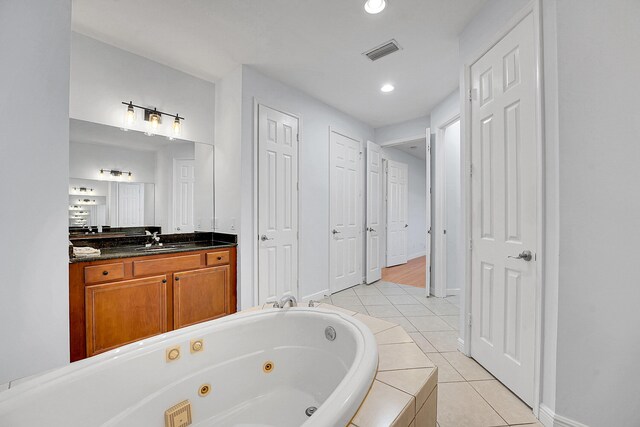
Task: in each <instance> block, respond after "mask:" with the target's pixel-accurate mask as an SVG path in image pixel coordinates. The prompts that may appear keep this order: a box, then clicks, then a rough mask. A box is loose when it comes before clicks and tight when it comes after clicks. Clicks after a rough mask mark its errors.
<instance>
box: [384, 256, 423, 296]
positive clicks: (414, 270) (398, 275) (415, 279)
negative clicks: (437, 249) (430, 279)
mask: <svg viewBox="0 0 640 427" xmlns="http://www.w3.org/2000/svg"><path fill="white" fill-rule="evenodd" d="M426 274H427V257H426V256H421V257H417V258H414V259H410V260H409V262H407V263H406V264H402V265H396V266H394V267H385V268H383V269H382V280H383V281H385V282H391V283H402V284H403V285H409V286H414V287H416V288H422V289H424V287H425V280H426Z"/></svg>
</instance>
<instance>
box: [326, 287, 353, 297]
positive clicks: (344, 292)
mask: <svg viewBox="0 0 640 427" xmlns="http://www.w3.org/2000/svg"><path fill="white" fill-rule="evenodd" d="M355 295H356V293H355V292H354V291H353V288H348V289H344V290H342V291H340V292H336V293H335V294H333V295H332V296H333V297H335V296H337V297H346V296H351V297H352V296H355Z"/></svg>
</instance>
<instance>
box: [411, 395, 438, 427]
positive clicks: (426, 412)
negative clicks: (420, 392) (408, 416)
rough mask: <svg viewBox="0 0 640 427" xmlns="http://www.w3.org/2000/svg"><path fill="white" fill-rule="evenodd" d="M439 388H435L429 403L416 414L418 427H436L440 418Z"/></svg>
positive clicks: (428, 400)
mask: <svg viewBox="0 0 640 427" xmlns="http://www.w3.org/2000/svg"><path fill="white" fill-rule="evenodd" d="M437 404H438V388H437V387H436V388H434V389H433V391H432V392H431V394H430V395H429V398H428V399H427V401H426V402H425V403H424V405H422V407H421V408H420V409H418V412H417V414H416V421H415V423H416V427H435V426H436V423H437V421H436V420H437V417H438V405H437Z"/></svg>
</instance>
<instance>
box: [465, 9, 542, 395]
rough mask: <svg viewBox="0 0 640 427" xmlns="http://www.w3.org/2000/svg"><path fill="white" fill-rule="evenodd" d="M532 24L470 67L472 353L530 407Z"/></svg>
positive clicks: (533, 229)
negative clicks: (471, 98)
mask: <svg viewBox="0 0 640 427" xmlns="http://www.w3.org/2000/svg"><path fill="white" fill-rule="evenodd" d="M533 25H534V24H533V17H532V15H529V16H528V17H527V18H525V19H524V20H523V21H521V22H520V23H519V24H518V25H517V26H516V27H515V28H514V29H513V30H512V31H511V32H510V33H509V34H508V35H506V36H505V37H504V38H503V39H502V40H501V41H500V42H499V43H498V44H497V45H495V46H494V47H493V48H492V49H491V50H490V51H489V52H488V53H486V54H485V55H484V56H483V57H482V58H481V59H479V60H478V61H477V62H476V63H475V64H473V66H472V67H471V78H472V87H473V89H474V93H475V94H476V96H474V98H475V99H473V101H472V106H471V158H472V177H471V186H472V204H471V205H472V230H471V236H472V252H471V253H472V255H471V263H472V278H471V280H472V284H471V293H472V298H471V303H472V320H473V323H472V327H471V328H472V329H471V355H472V356H473V357H474V358H475V359H476V360H477V361H478V362H479V363H480V364H482V365H483V366H484V367H485V368H487V369H488V370H489V371H490V372H491V373H492V374H493V375H494V376H495V377H496V378H497V379H499V380H500V381H501V382H502V383H503V384H505V385H506V386H507V387H509V388H510V389H511V390H512V391H513V392H515V393H516V394H517V395H518V396H519V397H520V398H521V399H522V400H523V401H525V402H526V403H528V404H529V405H532V403H533V392H534V352H535V299H536V279H537V278H536V251H537V249H538V248H537V199H536V197H537V196H536V191H537V184H536V183H537V180H536V176H537V149H536V126H535V123H536V64H535V50H534V49H535V47H534V46H535V43H534V27H533ZM519 254H522V255H521V256H519ZM529 254H531V255H530V256H531V258H529Z"/></svg>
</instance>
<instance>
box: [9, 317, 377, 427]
mask: <svg viewBox="0 0 640 427" xmlns="http://www.w3.org/2000/svg"><path fill="white" fill-rule="evenodd" d="M198 342H201V344H202V345H199V344H198ZM177 347H179V355H178V354H177V352H176V351H175V349H176V348H177ZM194 349H195V350H197V349H200V350H199V351H194ZM172 350H174V351H172ZM176 356H177V358H176ZM172 358H173V359H174V360H171V359H172ZM377 365H378V352H377V346H376V342H375V339H374V337H373V334H372V333H371V331H370V330H369V329H368V328H367V327H366V326H365V325H364V324H363V323H361V322H360V321H358V320H357V319H354V318H353V317H350V316H346V315H342V314H340V313H336V312H334V311H327V310H324V309H321V308H286V309H266V310H257V311H250V312H243V313H238V314H235V315H232V316H228V317H225V318H222V319H218V320H214V321H211V322H207V323H202V324H199V325H194V326H191V327H188V328H185V329H181V330H179V331H174V332H171V333H167V334H164V335H160V336H157V337H154V338H151V339H147V340H144V341H141V342H138V343H134V344H130V345H127V346H124V347H121V348H119V349H116V350H112V351H110V352H107V353H104V354H101V355H98V356H95V357H92V358H90V359H86V360H82V361H80V362H76V363H73V364H71V365H69V366H66V367H64V368H60V369H57V370H54V371H50V372H48V373H45V374H43V375H40V376H37V377H34V378H31V379H28V380H26V381H23V382H18V383H17V384H16V385H12V387H11V388H10V389H9V390H6V391H4V392H0V425H1V426H11V427H27V426H28V427H34V426H48V427H57V426H65V427H76V426H77V427H89V426H136V427H141V426H142V427H154V426H165V422H166V421H167V419H166V417H168V419H169V422H170V421H171V420H173V422H174V425H176V426H179V425H180V423H179V422H180V420H181V419H184V418H186V417H187V416H188V415H187V411H190V416H191V419H192V425H194V426H237V425H242V426H278V427H286V426H302V425H303V426H305V427H311V426H314V427H316V426H322V427H333V426H345V425H347V424H348V423H349V421H350V420H351V418H352V417H353V415H354V414H355V413H356V411H357V410H358V407H359V406H360V404H361V403H362V401H363V399H364V398H365V396H366V395H367V392H368V391H369V387H370V386H371V384H372V382H373V379H374V377H375V374H376V369H377ZM185 401H188V402H185ZM187 404H189V406H190V409H189V410H187V409H186V407H187ZM171 408H173V409H171ZM313 408H317V410H315V412H314V409H313ZM167 410H170V411H169V413H168V414H167V415H165V411H167ZM309 414H312V415H309ZM167 425H171V424H170V423H169V424H167Z"/></svg>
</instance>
